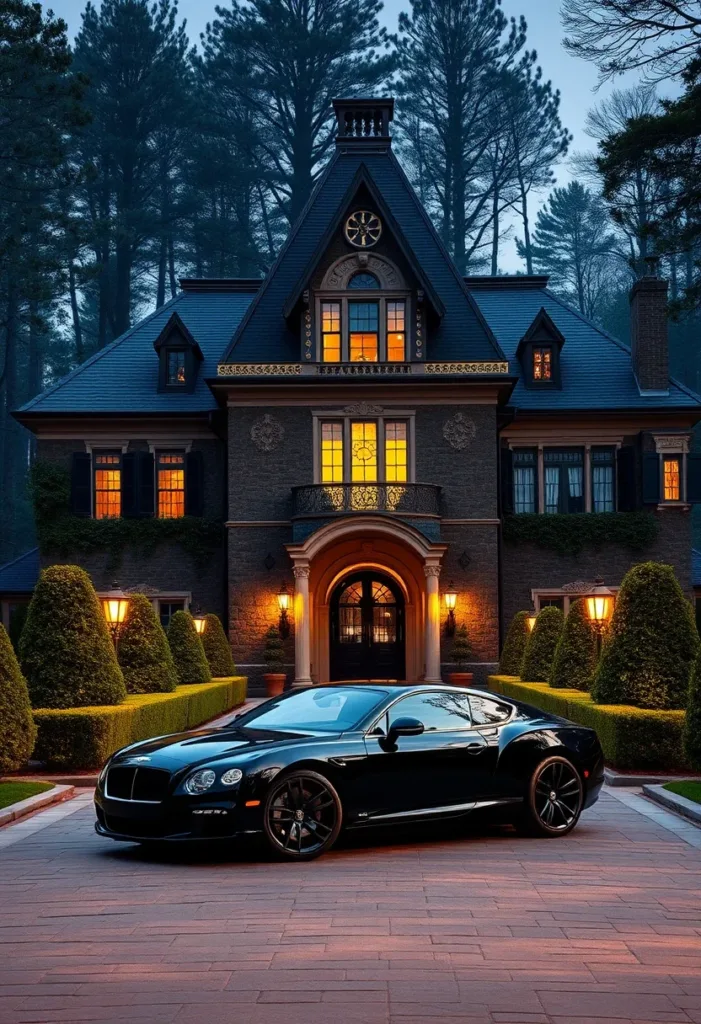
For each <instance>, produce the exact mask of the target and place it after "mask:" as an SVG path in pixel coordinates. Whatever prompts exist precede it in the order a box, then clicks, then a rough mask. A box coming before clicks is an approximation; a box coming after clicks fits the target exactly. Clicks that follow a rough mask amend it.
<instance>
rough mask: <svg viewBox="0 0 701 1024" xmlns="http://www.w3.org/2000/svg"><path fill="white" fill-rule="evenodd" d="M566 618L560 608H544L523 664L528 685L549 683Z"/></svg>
mask: <svg viewBox="0 0 701 1024" xmlns="http://www.w3.org/2000/svg"><path fill="white" fill-rule="evenodd" d="M564 623H565V616H564V615H563V614H562V611H561V610H560V609H559V608H555V606H554V605H549V606H548V607H547V608H543V610H542V612H540V614H539V615H538V617H537V619H536V620H535V626H534V627H533V629H532V631H531V633H530V634H529V637H528V643H527V644H526V650H525V652H524V655H523V662H522V663H521V672H520V675H521V679H523V680H524V682H527V683H547V681H548V677H549V676H550V669H551V668H552V663H553V658H554V657H555V648H556V647H557V642H558V640H559V639H560V633H562V627H563V625H564Z"/></svg>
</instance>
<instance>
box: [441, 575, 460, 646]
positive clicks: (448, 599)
mask: <svg viewBox="0 0 701 1024" xmlns="http://www.w3.org/2000/svg"><path fill="white" fill-rule="evenodd" d="M443 599H444V601H445V606H446V608H447V609H448V618H447V619H446V620H445V635H446V636H453V635H454V633H455V605H456V604H457V600H458V593H457V591H456V589H455V584H454V583H453V581H452V580H451V581H450V583H449V584H448V589H447V590H446V592H445V594H444V595H443Z"/></svg>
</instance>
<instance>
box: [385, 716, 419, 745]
mask: <svg viewBox="0 0 701 1024" xmlns="http://www.w3.org/2000/svg"><path fill="white" fill-rule="evenodd" d="M423 731H424V724H423V722H420V721H419V720H418V718H397V719H396V721H394V722H392V724H391V725H390V727H389V732H388V733H387V737H386V739H385V742H384V746H386V747H389V748H392V747H395V746H396V745H397V740H398V738H399V737H400V736H420V735H421V733H422V732H423Z"/></svg>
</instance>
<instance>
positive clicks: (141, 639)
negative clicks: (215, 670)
mask: <svg viewBox="0 0 701 1024" xmlns="http://www.w3.org/2000/svg"><path fill="white" fill-rule="evenodd" d="M117 657H118V658H119V664H120V665H121V667H122V672H123V673H124V682H125V684H126V687H127V693H170V692H171V691H172V690H174V689H175V687H176V686H177V685H178V676H177V673H176V671H175V665H174V664H173V655H172V654H171V653H170V647H169V646H168V641H167V639H166V635H165V633H164V632H163V627H162V626H161V624H160V622H159V621H158V619H157V618H156V613H155V612H154V610H153V605H152V603H151V602H150V601H149V599H148V598H147V597H145V596H144V595H143V594H132V595H131V597H130V601H129V613H128V615H127V620H126V622H125V623H124V625H123V627H122V631H121V633H120V635H119V647H118V648H117Z"/></svg>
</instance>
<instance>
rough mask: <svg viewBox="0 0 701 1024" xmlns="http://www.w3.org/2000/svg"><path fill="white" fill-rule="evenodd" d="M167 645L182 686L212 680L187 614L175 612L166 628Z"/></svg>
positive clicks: (202, 648)
mask: <svg viewBox="0 0 701 1024" xmlns="http://www.w3.org/2000/svg"><path fill="white" fill-rule="evenodd" d="M168 643H169V644H170V650H171V653H172V655H173V661H174V662H175V671H176V672H177V674H178V682H179V683H180V684H181V685H182V686H190V685H192V684H194V683H208V682H209V680H210V679H211V678H212V673H211V672H210V671H209V665H208V663H207V658H206V656H205V653H204V647H203V646H202V641H201V640H200V635H199V633H198V632H197V630H196V629H195V623H194V620H193V618H192V615H190V613H189V612H176V613H175V615H174V616H173V618H172V619H171V620H170V625H169V626H168Z"/></svg>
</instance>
